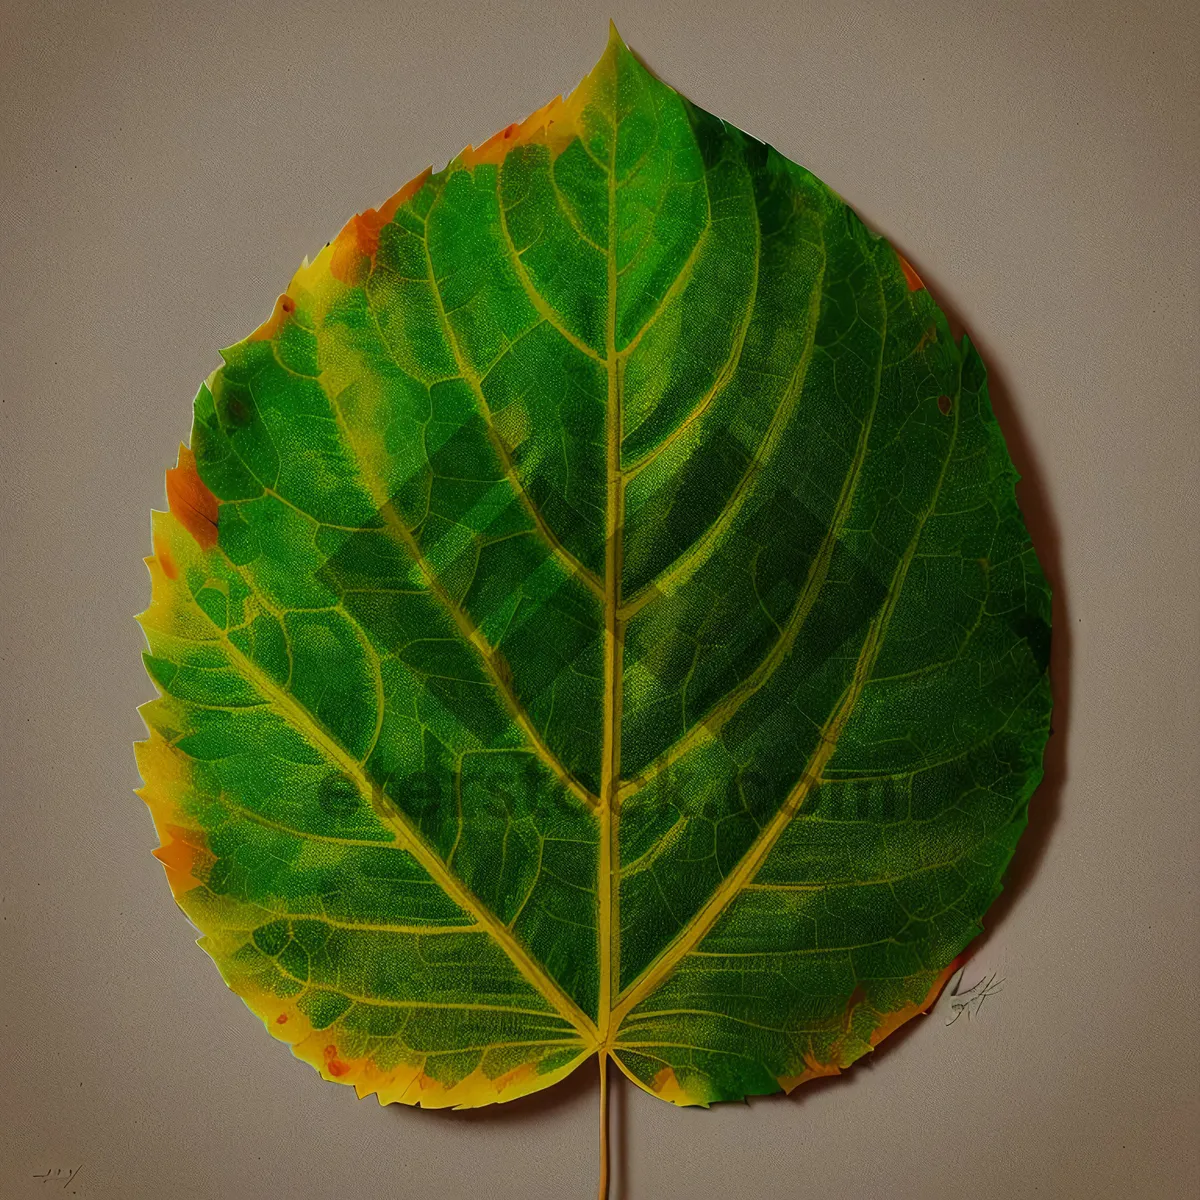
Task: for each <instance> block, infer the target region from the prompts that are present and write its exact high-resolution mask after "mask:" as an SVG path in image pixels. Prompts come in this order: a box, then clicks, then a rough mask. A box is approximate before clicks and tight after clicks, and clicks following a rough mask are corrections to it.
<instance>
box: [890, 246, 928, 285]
mask: <svg viewBox="0 0 1200 1200" xmlns="http://www.w3.org/2000/svg"><path fill="white" fill-rule="evenodd" d="M896 257H897V258H898V259H899V260H900V266H901V269H902V270H903V271H904V278H905V279H907V280H908V290H909V291H910V292H919V291H921V290H923V289H924V287H925V285H924V284H923V283H922V282H921V277H920V275H918V274H917V273H916V271H914V270H913V268H912V263H910V262H909V261H908V259H907V258H905V257H904V255H903V254H901V253H900V251H899V250H897V251H896Z"/></svg>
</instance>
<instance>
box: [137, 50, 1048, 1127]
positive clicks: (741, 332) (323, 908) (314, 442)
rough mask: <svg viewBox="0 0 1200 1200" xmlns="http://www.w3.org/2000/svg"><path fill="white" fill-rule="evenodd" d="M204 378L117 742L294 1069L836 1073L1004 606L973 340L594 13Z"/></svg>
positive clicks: (728, 1087) (903, 933) (1027, 772)
mask: <svg viewBox="0 0 1200 1200" xmlns="http://www.w3.org/2000/svg"><path fill="white" fill-rule="evenodd" d="M223 357H224V365H223V366H222V367H221V368H220V369H219V370H218V371H216V372H215V373H214V374H213V376H212V377H211V378H210V379H209V381H208V382H207V384H206V385H205V386H204V387H202V388H201V389H200V393H199V395H198V396H197V398H196V403H195V422H194V426H193V429H192V437H191V449H190V450H189V449H186V448H183V449H181V450H180V455H179V464H178V466H177V467H176V468H175V469H174V470H173V471H171V472H169V473H168V495H169V499H170V512H169V513H156V514H155V516H154V522H153V530H154V555H153V557H151V558H150V559H148V560H147V561H148V563H149V567H150V572H151V576H152V580H153V599H152V603H151V605H150V608H149V609H148V610H147V612H146V613H144V614H143V615H142V617H141V621H142V625H143V627H144V629H145V631H146V636H147V639H148V643H149V654H148V655H147V658H146V663H147V668H148V670H149V672H150V674H151V676H152V677H153V679H154V682H155V683H156V684H157V686H158V689H159V692H160V694H161V695H160V698H159V699H157V700H155V701H154V702H152V703H151V704H149V705H147V706H146V707H145V709H144V710H143V711H144V714H145V719H146V722H147V725H148V727H149V730H150V736H149V739H148V740H147V741H145V742H143V743H141V744H140V746H139V748H138V749H139V760H140V764H141V770H142V775H143V778H144V780H145V789H144V792H143V795H144V796H145V799H146V800H147V802H148V804H149V805H150V808H151V810H152V812H153V814H154V818H155V821H156V823H157V827H158V830H159V833H160V836H161V840H162V846H161V848H160V849H159V850H158V851H157V852H156V853H157V854H158V857H159V858H160V859H161V860H162V861H163V863H164V864H165V866H166V869H167V874H168V877H169V879H170V883H171V887H172V889H173V891H174V893H175V896H176V898H177V899H178V901H179V903H180V905H181V906H182V907H183V909H184V911H185V912H186V913H187V915H188V916H189V917H190V919H191V920H192V921H193V923H194V924H195V925H196V926H197V927H198V928H199V929H200V930H201V931H202V933H203V938H202V940H201V945H202V946H203V947H204V949H205V950H206V951H207V952H208V953H209V954H210V955H211V956H212V957H213V959H214V960H215V962H216V963H217V965H218V967H219V968H220V970H221V972H222V974H223V975H224V977H225V979H226V981H227V982H228V983H229V986H230V987H231V988H233V989H234V990H235V991H236V992H237V993H238V994H239V995H240V996H242V997H243V999H244V1000H245V1001H246V1003H247V1004H248V1005H249V1006H250V1008H251V1009H252V1010H253V1011H254V1012H255V1013H257V1014H258V1015H259V1016H260V1017H261V1018H262V1019H263V1021H264V1022H265V1023H266V1024H267V1027H268V1029H269V1030H270V1032H271V1033H272V1034H273V1035H274V1036H276V1037H277V1038H280V1039H282V1040H284V1041H286V1042H289V1043H290V1044H291V1045H292V1047H293V1050H294V1051H295V1053H296V1054H297V1055H299V1056H300V1057H301V1058H303V1059H305V1060H306V1061H308V1062H310V1063H311V1064H313V1066H315V1067H316V1068H317V1069H318V1070H319V1071H320V1072H321V1074H322V1075H324V1076H325V1077H326V1078H328V1079H334V1080H338V1081H340V1082H342V1083H351V1084H354V1086H355V1087H356V1088H357V1089H358V1092H359V1094H360V1095H367V1094H371V1093H375V1094H376V1095H378V1097H379V1100H380V1101H381V1102H390V1101H403V1102H406V1103H420V1104H423V1105H464V1106H469V1105H480V1104H486V1103H491V1102H494V1101H498V1100H509V1099H512V1098H513V1097H516V1096H520V1095H523V1094H525V1093H528V1092H531V1091H534V1090H536V1089H539V1088H542V1087H545V1086H547V1085H549V1084H551V1083H553V1082H555V1081H556V1080H559V1079H561V1078H563V1077H564V1076H565V1075H567V1074H568V1073H569V1072H571V1071H573V1070H574V1069H575V1068H576V1067H577V1066H579V1065H580V1064H581V1063H582V1062H584V1061H585V1060H587V1059H588V1058H590V1057H591V1056H592V1055H595V1054H597V1053H599V1054H600V1057H601V1063H602V1065H603V1063H605V1062H606V1061H607V1060H608V1059H609V1058H611V1059H612V1060H613V1061H614V1062H615V1063H616V1065H617V1066H618V1067H619V1069H620V1070H622V1071H623V1072H624V1073H625V1074H626V1075H627V1076H628V1077H629V1078H630V1079H632V1080H633V1081H634V1082H635V1083H636V1084H637V1085H638V1086H640V1087H642V1088H644V1089H645V1090H647V1091H649V1092H651V1093H653V1094H655V1095H658V1096H661V1097H663V1098H664V1099H667V1100H671V1101H674V1102H675V1103H679V1104H708V1103H709V1102H711V1101H714V1100H730V1099H735V1098H740V1097H745V1096H749V1095H756V1094H762V1093H769V1092H775V1091H778V1090H780V1089H790V1088H792V1087H793V1086H795V1085H796V1084H797V1083H799V1082H801V1081H803V1080H805V1079H808V1078H811V1077H813V1076H815V1075H827V1074H833V1073H837V1072H838V1071H840V1070H842V1069H843V1068H845V1067H847V1066H849V1064H851V1063H852V1062H854V1061H855V1060H856V1059H857V1058H859V1057H861V1056H862V1055H863V1054H865V1053H866V1052H867V1051H868V1050H870V1049H871V1048H872V1047H873V1046H874V1045H876V1044H878V1042H879V1041H880V1040H881V1039H882V1038H883V1037H885V1036H886V1035H887V1034H888V1033H890V1032H891V1031H892V1030H893V1029H895V1028H896V1027H897V1026H898V1025H900V1024H901V1023H903V1022H904V1021H906V1020H907V1019H908V1018H909V1017H911V1016H912V1015H914V1014H915V1013H917V1012H919V1011H922V1010H923V1009H924V1008H925V1007H927V1006H928V1004H929V1003H930V1002H931V1001H932V999H933V998H934V996H936V994H937V991H938V989H939V988H940V987H941V986H942V984H943V983H944V981H945V980H946V978H947V975H948V973H949V970H950V964H951V963H952V961H953V960H954V959H955V956H956V955H958V954H959V953H960V952H961V951H962V950H963V948H964V947H965V946H966V945H967V943H968V942H970V940H971V939H972V937H974V936H975V934H976V933H978V932H979V929H980V922H981V918H982V916H983V914H984V912H985V911H986V910H987V908H988V906H989V904H990V903H991V902H992V900H993V899H994V898H995V896H996V895H997V893H998V891H999V888H1000V880H1001V876H1002V873H1003V871H1004V868H1005V866H1006V864H1007V863H1008V861H1009V858H1010V857H1011V855H1012V852H1013V849H1014V846H1015V844H1016V841H1017V838H1018V836H1019V835H1020V832H1021V830H1022V828H1023V827H1024V824H1025V820H1026V807H1027V802H1028V798H1029V796H1030V793H1031V792H1032V790H1033V788H1034V787H1035V785H1036V783H1037V781H1038V779H1039V777H1040V773H1041V767H1040V762H1041V755H1042V749H1043V746H1044V743H1045V741H1046V737H1047V733H1048V719H1049V706H1050V698H1049V687H1048V682H1047V673H1046V669H1047V655H1048V643H1049V615H1050V598H1049V593H1048V589H1047V586H1046V583H1045V580H1044V579H1043V576H1042V573H1041V571H1040V569H1039V567H1038V563H1037V560H1036V558H1035V556H1034V552H1033V550H1032V548H1031V545H1030V542H1029V538H1028V535H1027V533H1026V531H1025V527H1024V524H1023V522H1022V519H1021V516H1020V513H1019V512H1018V509H1017V505H1016V501H1015V498H1014V484H1015V481H1016V473H1015V471H1014V470H1013V467H1012V464H1011V462H1010V461H1009V457H1008V454H1007V452H1006V450H1005V447H1004V442H1003V439H1002V436H1001V434H1000V431H999V429H998V427H997V425H996V422H995V420H994V418H993V416H992V412H991V409H990V407H989V404H988V397H987V385H986V382H985V373H984V368H983V364H982V363H981V362H980V359H979V356H978V354H977V353H976V351H975V349H974V347H973V346H971V344H970V343H969V342H967V341H966V340H964V341H963V342H962V343H961V344H956V343H955V341H954V339H953V338H952V336H951V334H950V332H949V329H948V327H947V324H946V320H945V318H944V317H943V315H942V313H941V312H940V311H939V309H938V308H937V306H936V304H935V303H934V302H933V301H932V300H931V298H930V296H929V294H928V292H927V291H925V290H924V288H923V286H922V285H921V282H920V280H919V279H918V278H917V276H916V275H915V273H914V272H913V271H912V269H911V268H910V267H908V265H907V264H906V263H905V262H904V261H903V260H902V259H901V258H900V257H899V256H898V255H897V254H896V253H895V251H893V249H892V248H891V247H890V246H889V245H888V243H887V242H886V241H884V240H882V239H881V238H878V237H875V236H873V235H872V234H870V233H869V232H868V231H867V230H866V229H865V228H864V227H863V225H862V223H861V222H860V221H859V220H858V218H857V217H856V216H855V215H854V213H853V212H851V211H850V209H849V208H847V207H846V205H845V204H844V203H843V202H842V201H841V200H840V199H839V198H838V197H837V196H836V195H834V194H833V193H832V192H831V191H830V190H829V189H828V188H827V187H825V186H824V185H823V184H822V183H820V182H819V181H818V180H816V179H815V178H813V176H812V175H810V174H809V173H808V172H807V171H805V170H804V169H802V168H801V167H798V166H796V165H795V164H793V163H791V162H788V161H787V160H786V159H784V158H782V157H781V156H780V155H779V154H778V153H776V152H775V151H774V150H772V149H770V148H769V147H767V146H764V145H762V144H761V143H759V142H756V141H755V140H754V139H753V138H751V137H749V136H748V135H746V134H744V133H741V132H739V131H737V130H735V129H732V128H730V127H728V126H726V125H724V124H723V123H722V122H721V121H719V120H718V119H717V118H715V117H712V116H710V115H709V114H707V113H705V112H703V111H701V110H700V109H698V108H696V107H695V106H694V105H692V104H690V103H689V102H687V101H686V100H684V99H683V98H682V97H681V96H679V95H677V94H676V93H675V92H673V91H672V90H671V89H670V88H668V87H666V86H665V85H664V84H662V83H660V82H659V81H658V80H656V79H654V78H653V76H651V75H650V74H649V72H647V71H646V69H645V68H643V67H642V66H641V65H640V64H639V63H638V62H637V60H636V59H635V58H634V57H633V56H632V55H631V54H630V52H629V51H628V50H627V49H626V48H625V46H624V45H623V44H622V42H621V41H620V39H619V38H618V37H617V36H616V35H615V32H614V35H613V37H612V39H611V41H610V44H609V47H608V49H607V51H606V53H605V55H604V57H603V58H602V59H601V61H600V63H599V65H598V66H597V67H596V68H595V70H594V71H593V72H592V73H591V74H590V75H589V76H588V77H587V79H585V80H584V81H583V83H582V84H581V85H580V86H579V88H578V89H577V90H576V91H575V92H574V93H573V94H572V95H571V97H570V98H569V99H568V100H565V101H564V100H561V99H559V100H555V101H554V102H553V103H551V104H550V105H548V106H547V107H546V108H544V109H542V110H540V111H539V112H537V113H535V114H534V115H533V116H532V117H530V118H529V119H528V120H526V121H525V122H524V123H522V124H521V125H513V126H509V127H508V128H507V129H505V130H504V131H502V132H501V133H500V134H498V135H496V137H494V138H492V139H491V140H489V141H488V142H486V143H485V144H484V145H482V146H480V147H479V148H478V149H467V150H465V151H464V152H463V153H462V154H461V155H459V157H458V158H456V159H455V160H454V161H453V162H452V163H450V165H449V166H448V167H447V168H446V169H445V170H443V171H440V172H438V173H436V174H430V173H428V172H426V173H425V174H423V175H421V176H419V177H418V178H417V179H415V180H414V181H413V182H412V183H411V184H410V185H408V186H407V187H405V188H404V189H402V190H401V191H400V192H399V193H397V195H396V196H395V197H393V199H392V200H391V201H389V202H388V203H387V204H386V205H385V206H384V207H383V208H382V209H380V210H379V211H375V210H371V211H368V212H366V213H364V214H363V215H361V216H358V217H355V218H354V219H353V220H351V221H350V223H349V224H348V225H347V226H346V227H345V229H343V230H342V232H341V234H340V235H339V236H338V237H337V239H336V240H335V241H334V242H333V243H332V244H331V245H328V246H326V247H325V249H324V250H323V251H322V252H321V253H320V254H319V255H318V256H317V258H316V260H315V261H314V262H313V263H311V264H306V265H305V266H303V267H302V268H301V269H300V271H299V272H298V273H297V275H296V277H295V278H294V279H293V281H292V283H291V286H290V287H289V288H288V291H287V293H286V294H285V295H284V296H282V297H280V299H279V301H278V303H277V304H276V307H275V311H274V314H273V315H272V317H271V318H270V320H268V321H267V322H266V324H264V325H263V326H262V327H261V328H260V329H258V330H257V331H256V332H255V333H253V334H252V335H251V336H250V337H249V338H247V339H246V340H245V341H243V342H240V343H239V344H237V345H236V346H234V347H232V348H231V349H229V350H226V351H225V352H224V355H223Z"/></svg>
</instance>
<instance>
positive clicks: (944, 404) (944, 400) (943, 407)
mask: <svg viewBox="0 0 1200 1200" xmlns="http://www.w3.org/2000/svg"><path fill="white" fill-rule="evenodd" d="M953 407H954V406H953V404H952V403H951V400H950V397H949V396H939V397H938V412H940V413H941V414H942V416H943V417H948V416H949V415H950V409H951V408H953Z"/></svg>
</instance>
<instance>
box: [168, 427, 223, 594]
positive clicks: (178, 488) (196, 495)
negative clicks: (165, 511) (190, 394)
mask: <svg viewBox="0 0 1200 1200" xmlns="http://www.w3.org/2000/svg"><path fill="white" fill-rule="evenodd" d="M167 507H168V508H169V509H170V510H171V513H172V515H173V516H174V517H175V519H176V520H178V521H179V523H180V524H181V525H182V526H183V527H184V529H186V530H187V531H188V533H190V534H191V535H192V537H194V538H195V539H196V541H197V542H199V543H200V546H201V548H202V549H204V550H211V549H212V548H213V547H214V546H215V545H216V544H217V509H218V507H219V503H218V501H217V498H216V496H214V495H213V494H212V492H210V491H209V490H208V488H207V487H206V486H205V485H204V481H203V480H202V479H201V478H200V474H199V472H198V471H197V470H196V456H195V455H194V454H193V453H192V452H191V450H189V449H188V448H187V447H186V446H182V445H181V446H180V447H179V462H178V464H177V465H176V466H174V467H171V468H170V469H169V470H168V471H167ZM163 570H164V571H165V570H166V567H164V568H163ZM172 578H174V577H173V576H172Z"/></svg>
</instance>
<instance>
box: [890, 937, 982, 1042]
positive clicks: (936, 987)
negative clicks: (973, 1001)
mask: <svg viewBox="0 0 1200 1200" xmlns="http://www.w3.org/2000/svg"><path fill="white" fill-rule="evenodd" d="M962 964H963V959H962V958H956V959H955V960H954V961H953V962H952V963H951V964H950V965H949V966H948V967H947V968H946V969H945V970H944V971H943V972H942V973H941V974H940V975H939V976H938V977H937V978H936V979H935V980H934V981H933V987H931V988H930V989H929V991H928V992H927V993H926V996H925V999H924V1000H922V1001H920V1002H919V1003H917V1004H906V1005H905V1006H904V1007H903V1008H901V1009H898V1010H897V1011H896V1012H894V1013H888V1015H887V1016H886V1017H884V1018H883V1020H882V1021H880V1023H879V1024H878V1025H877V1026H876V1028H875V1030H874V1032H873V1033H872V1034H871V1038H870V1041H871V1045H872V1046H878V1045H879V1043H880V1042H882V1041H883V1039H884V1038H885V1037H887V1036H888V1034H889V1033H895V1032H896V1030H897V1029H899V1028H900V1026H901V1025H903V1024H904V1023H905V1022H906V1021H910V1020H912V1018H913V1017H915V1016H917V1015H918V1014H919V1013H923V1012H926V1011H928V1009H929V1008H931V1007H932V1005H933V1002H934V1001H935V1000H936V999H937V998H938V996H939V995H940V994H941V991H942V988H944V987H945V986H946V982H947V980H948V979H949V978H950V976H951V975H953V974H954V972H955V971H957V970H958V968H959V967H961V966H962Z"/></svg>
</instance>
